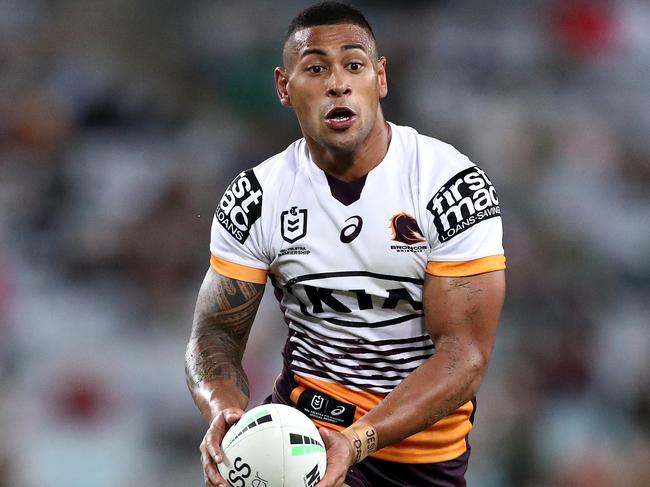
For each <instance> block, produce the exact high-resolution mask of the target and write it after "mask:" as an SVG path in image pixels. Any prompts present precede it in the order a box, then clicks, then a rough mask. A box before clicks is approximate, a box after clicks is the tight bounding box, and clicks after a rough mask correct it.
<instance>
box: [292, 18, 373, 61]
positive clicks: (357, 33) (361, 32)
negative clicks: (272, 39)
mask: <svg viewBox="0 0 650 487" xmlns="http://www.w3.org/2000/svg"><path fill="white" fill-rule="evenodd" d="M355 44H356V45H358V46H359V47H360V48H361V49H363V50H364V51H366V52H367V53H368V54H369V55H373V56H374V53H375V43H374V41H373V39H372V37H371V36H370V34H369V33H368V31H367V30H366V29H364V28H363V27H361V26H359V25H356V24H333V25H316V26H312V27H305V28H304V29H300V30H297V31H296V32H294V33H293V34H292V35H291V37H289V39H287V42H286V44H285V46H284V57H285V62H287V59H286V58H287V56H291V55H297V56H300V55H301V53H302V52H304V51H306V50H307V49H313V48H321V49H332V48H335V49H337V48H341V47H343V46H353V45H355Z"/></svg>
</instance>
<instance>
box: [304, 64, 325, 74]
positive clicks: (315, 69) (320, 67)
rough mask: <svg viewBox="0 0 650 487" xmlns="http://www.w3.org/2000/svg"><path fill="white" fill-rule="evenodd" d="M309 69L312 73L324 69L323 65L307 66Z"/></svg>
mask: <svg viewBox="0 0 650 487" xmlns="http://www.w3.org/2000/svg"><path fill="white" fill-rule="evenodd" d="M307 71H309V72H310V73H312V74H318V73H321V72H322V71H323V66H309V67H308V68H307Z"/></svg>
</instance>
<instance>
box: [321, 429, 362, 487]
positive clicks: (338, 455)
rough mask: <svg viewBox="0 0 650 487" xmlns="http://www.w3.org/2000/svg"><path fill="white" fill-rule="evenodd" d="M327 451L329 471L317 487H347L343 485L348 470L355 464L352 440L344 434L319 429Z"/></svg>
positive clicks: (327, 470) (326, 471)
mask: <svg viewBox="0 0 650 487" xmlns="http://www.w3.org/2000/svg"><path fill="white" fill-rule="evenodd" d="M318 430H319V432H320V435H321V437H322V438H323V441H324V442H325V449H326V450H327V469H326V470H325V476H324V477H323V478H322V479H321V481H320V482H318V483H317V484H316V486H315V487H345V484H344V483H343V482H344V481H345V477H346V475H347V474H348V469H349V468H350V467H351V466H352V464H353V463H354V458H355V450H354V447H353V446H352V443H350V440H349V439H348V438H347V437H346V436H345V435H343V434H341V433H337V432H336V431H332V430H328V429H326V428H319V429H318Z"/></svg>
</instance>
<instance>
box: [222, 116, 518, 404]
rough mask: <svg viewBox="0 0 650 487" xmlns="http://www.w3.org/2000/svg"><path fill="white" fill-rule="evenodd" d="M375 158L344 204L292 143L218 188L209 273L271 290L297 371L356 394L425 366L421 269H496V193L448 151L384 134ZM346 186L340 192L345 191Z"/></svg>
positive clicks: (432, 142) (501, 262) (429, 348)
mask: <svg viewBox="0 0 650 487" xmlns="http://www.w3.org/2000/svg"><path fill="white" fill-rule="evenodd" d="M391 129H392V138H391V142H390V146H389V148H388V152H387V154H386V156H385V158H384V160H383V161H382V162H381V163H380V164H379V165H378V166H376V167H375V168H374V169H373V170H372V171H370V172H369V173H368V175H367V176H366V178H365V183H364V184H363V189H362V190H361V193H360V196H359V198H358V199H356V200H355V201H353V202H349V201H347V202H346V203H349V204H344V203H343V202H341V201H340V200H339V199H337V198H335V197H334V195H333V191H332V188H331V187H330V183H328V177H327V176H326V174H325V172H324V171H322V170H321V169H320V168H319V167H318V166H317V165H316V164H315V163H314V162H313V161H312V159H311V157H310V154H309V151H308V148H307V144H306V142H305V140H304V139H300V140H298V141H296V142H294V143H293V144H291V145H290V146H289V147H288V148H287V149H286V150H285V151H284V152H282V153H280V154H277V155H275V156H273V157H271V158H270V159H268V160H266V161H265V162H263V163H262V164H260V165H258V166H257V167H255V168H254V169H250V170H248V171H245V172H242V173H241V174H239V175H238V176H237V178H235V180H234V181H233V183H232V184H231V185H230V187H229V188H228V189H227V190H226V192H225V194H224V196H223V197H222V199H221V201H220V203H219V206H218V208H217V210H216V212H215V217H214V221H213V225H212V235H211V245H210V250H211V254H212V258H211V264H212V266H213V267H214V269H215V270H216V271H217V272H219V273H220V274H222V275H225V276H227V277H231V278H235V279H241V280H246V281H251V282H257V283H264V282H266V279H267V276H270V277H271V281H272V283H273V285H274V286H275V288H276V294H277V295H278V296H279V298H280V300H281V308H282V310H283V312H284V314H285V320H286V322H287V323H288V326H289V349H290V357H289V363H290V367H291V370H292V372H293V373H294V374H296V375H298V376H302V377H309V378H314V379H319V380H321V381H324V382H330V383H335V384H339V385H341V386H344V387H346V388H348V389H351V390H354V391H368V392H373V393H379V394H386V393H388V392H390V391H391V390H392V389H393V388H394V387H395V386H396V385H397V384H398V383H399V382H400V381H401V380H403V379H404V378H405V377H406V376H407V375H408V374H409V373H410V372H411V371H413V370H414V369H415V368H416V367H418V366H419V365H420V364H421V363H422V362H423V361H424V360H426V359H427V358H428V357H430V356H431V355H432V353H433V351H434V345H433V343H432V342H431V339H430V337H429V335H428V333H427V331H426V328H425V326H424V320H423V311H422V286H423V283H424V276H425V272H429V273H431V274H434V275H439V276H468V275H474V274H480V273H483V272H488V271H492V270H498V269H503V268H504V267H505V257H504V256H503V247H502V243H501V241H502V229H501V217H500V209H499V202H498V198H497V195H496V193H495V190H494V187H493V185H492V183H491V182H490V180H489V179H488V177H487V175H486V174H485V173H484V172H483V171H482V170H481V169H480V168H478V167H477V166H476V165H474V164H473V163H472V162H471V161H470V160H469V159H468V158H467V157H465V156H464V155H462V154H461V153H459V152H458V151H457V150H456V149H454V148H453V147H452V146H450V145H448V144H445V143H443V142H441V141H439V140H436V139H433V138H430V137H426V136H423V135H420V134H418V133H417V132H416V131H415V130H414V129H412V128H409V127H402V126H396V125H394V124H391ZM343 185H345V183H343Z"/></svg>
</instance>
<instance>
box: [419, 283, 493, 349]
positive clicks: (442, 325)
mask: <svg viewBox="0 0 650 487" xmlns="http://www.w3.org/2000/svg"><path fill="white" fill-rule="evenodd" d="M504 297H505V273H504V271H493V272H487V273H484V274H478V275H475V276H467V277H440V276H433V275H430V274H427V275H426V279H425V283H424V296H423V299H424V310H425V321H426V326H427V329H428V331H429V334H430V335H431V338H432V340H433V341H434V343H436V346H438V345H439V344H440V345H442V343H445V342H449V341H451V342H452V343H457V344H458V345H459V346H462V347H463V348H465V347H471V348H473V349H474V351H475V352H476V351H477V352H479V353H481V355H483V356H484V357H485V358H486V359H487V358H489V355H490V353H491V350H492V346H493V344H494V338H495V336H496V329H497V324H498V321H499V317H500V315H501V307H502V305H503V300H504ZM441 342H442V343H441Z"/></svg>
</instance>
